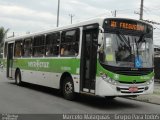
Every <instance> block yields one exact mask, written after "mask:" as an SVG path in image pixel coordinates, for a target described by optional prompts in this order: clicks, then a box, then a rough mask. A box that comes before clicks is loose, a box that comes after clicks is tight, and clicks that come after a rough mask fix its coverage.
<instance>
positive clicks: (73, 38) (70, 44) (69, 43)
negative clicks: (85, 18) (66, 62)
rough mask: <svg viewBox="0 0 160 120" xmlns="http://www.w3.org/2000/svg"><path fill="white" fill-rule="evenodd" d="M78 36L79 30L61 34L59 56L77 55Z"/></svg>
mask: <svg viewBox="0 0 160 120" xmlns="http://www.w3.org/2000/svg"><path fill="white" fill-rule="evenodd" d="M79 34H80V33H79V29H76V30H70V31H65V32H62V41H61V56H77V55H78V53H79V36H80V35H79Z"/></svg>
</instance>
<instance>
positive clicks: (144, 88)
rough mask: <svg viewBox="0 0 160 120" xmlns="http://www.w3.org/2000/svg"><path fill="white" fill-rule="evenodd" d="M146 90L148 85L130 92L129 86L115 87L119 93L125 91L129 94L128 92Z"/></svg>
mask: <svg viewBox="0 0 160 120" xmlns="http://www.w3.org/2000/svg"><path fill="white" fill-rule="evenodd" d="M146 90H148V87H139V88H138V91H136V92H130V91H129V88H126V87H117V91H120V92H121V93H126V94H129V93H143V92H144V91H146Z"/></svg>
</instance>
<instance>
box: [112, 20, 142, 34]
mask: <svg viewBox="0 0 160 120" xmlns="http://www.w3.org/2000/svg"><path fill="white" fill-rule="evenodd" d="M110 27H112V28H120V29H127V30H136V31H144V30H145V26H144V25H143V24H138V23H129V22H127V21H115V20H111V21H110Z"/></svg>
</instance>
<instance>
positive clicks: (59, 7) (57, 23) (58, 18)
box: [57, 0, 60, 27]
mask: <svg viewBox="0 0 160 120" xmlns="http://www.w3.org/2000/svg"><path fill="white" fill-rule="evenodd" d="M59 9H60V0H58V10H57V27H59Z"/></svg>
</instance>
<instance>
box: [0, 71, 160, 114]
mask: <svg viewBox="0 0 160 120" xmlns="http://www.w3.org/2000/svg"><path fill="white" fill-rule="evenodd" d="M4 75H5V74H4V73H2V72H1V71H0V113H14V114H56V113H58V114H60V113H106V114H109V113H112V114H113V113H121V114H123V113H125V114H126V113H132V114H133V113H138V114H141V113H160V105H154V104H149V103H143V102H138V101H134V100H129V99H125V98H116V99H115V100H113V101H107V100H105V99H104V98H99V97H92V96H84V95H83V96H82V95H78V97H77V99H76V100H75V101H68V100H65V99H63V98H62V97H61V95H59V94H58V92H57V91H56V90H54V89H50V88H46V87H41V86H36V85H31V84H24V85H23V86H17V85H15V84H14V81H11V80H7V79H5V77H4Z"/></svg>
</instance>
